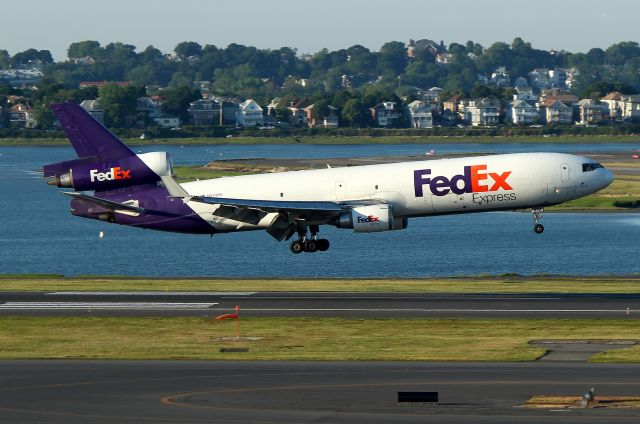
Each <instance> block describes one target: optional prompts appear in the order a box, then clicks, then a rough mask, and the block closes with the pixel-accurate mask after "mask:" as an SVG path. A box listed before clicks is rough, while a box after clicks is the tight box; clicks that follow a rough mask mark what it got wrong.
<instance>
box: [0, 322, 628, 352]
mask: <svg viewBox="0 0 640 424" xmlns="http://www.w3.org/2000/svg"><path fill="white" fill-rule="evenodd" d="M238 331H239V334H240V335H241V336H253V337H260V338H261V339H260V340H256V341H228V340H224V339H220V338H221V337H228V338H233V337H235V336H236V335H237V334H238ZM576 337H578V338H580V339H615V338H623V339H634V338H640V326H638V324H637V321H636V320H628V321H624V320H537V319H518V320H511V319H476V320H470V319H419V318H403V319H358V318H345V319H343V318H242V319H241V320H240V321H239V322H238V321H216V320H214V319H213V318H96V317H89V318H86V317H53V318H42V317H0V345H2V349H1V350H0V358H1V359H36V358H52V359H63V358H74V359H76V358H87V359H89V358H90V359H253V360H287V359H294V360H428V361H532V360H535V359H536V358H538V357H539V356H541V355H542V354H543V350H542V349H541V348H538V347H533V346H530V345H529V344H528V341H529V340H532V339H545V338H552V339H575V338H576ZM225 347H226V348H229V347H232V348H238V347H244V348H249V351H248V352H235V353H234V352H230V353H221V352H220V349H221V348H225ZM594 359H597V360H599V361H605V362H614V361H615V362H640V348H638V347H633V348H628V349H623V350H616V351H612V352H610V353H607V354H600V355H598V356H597V357H596V358H594Z"/></svg>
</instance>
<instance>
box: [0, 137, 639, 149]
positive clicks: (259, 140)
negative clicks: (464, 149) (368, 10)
mask: <svg viewBox="0 0 640 424" xmlns="http://www.w3.org/2000/svg"><path fill="white" fill-rule="evenodd" d="M123 141H124V142H125V143H126V144H128V145H131V146H153V145H163V144H164V145H234V144H235V145H259V144H267V145H268V144H291V145H297V144H312V145H332V144H335V145H350V144H357V145H362V144H383V145H384V144H391V145H392V144H429V143H437V144H511V143H523V144H529V143H531V144H536V143H538V144H541V143H543V144H554V143H583V144H602V143H629V144H634V143H635V144H638V145H640V135H559V136H552V137H543V136H373V137H372V136H288V137H269V136H264V137H233V138H212V137H211V138H208V137H204V138H157V139H145V140H141V139H139V138H123ZM68 145H69V142H68V140H67V139H66V138H63V137H60V138H51V139H43V138H33V139H28V138H6V139H0V146H26V147H39V146H42V147H54V146H68Z"/></svg>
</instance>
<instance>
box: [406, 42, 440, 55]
mask: <svg viewBox="0 0 640 424" xmlns="http://www.w3.org/2000/svg"><path fill="white" fill-rule="evenodd" d="M425 51H426V52H429V53H430V54H431V55H432V56H434V57H435V56H436V55H437V54H438V53H445V52H446V51H447V48H446V47H445V45H444V41H440V43H436V42H435V41H432V40H427V39H423V40H418V41H415V40H412V39H410V40H409V44H408V46H407V57H409V58H414V57H416V55H417V54H419V53H421V52H425Z"/></svg>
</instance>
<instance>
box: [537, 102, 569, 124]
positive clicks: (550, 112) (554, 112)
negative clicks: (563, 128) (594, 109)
mask: <svg viewBox="0 0 640 424" xmlns="http://www.w3.org/2000/svg"><path fill="white" fill-rule="evenodd" d="M544 110H545V122H546V123H547V125H566V124H571V123H572V122H573V118H572V115H573V112H572V110H571V108H570V107H569V106H567V105H566V104H564V103H563V102H561V101H560V100H554V101H553V102H552V103H551V104H548V105H545V106H544Z"/></svg>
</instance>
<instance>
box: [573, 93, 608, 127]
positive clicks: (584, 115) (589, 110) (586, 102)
mask: <svg viewBox="0 0 640 424" xmlns="http://www.w3.org/2000/svg"><path fill="white" fill-rule="evenodd" d="M578 107H579V108H580V123H581V124H582V125H591V124H597V123H599V122H602V119H603V116H604V109H605V108H604V106H603V105H601V104H598V103H596V101H594V100H591V99H583V100H580V102H578Z"/></svg>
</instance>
